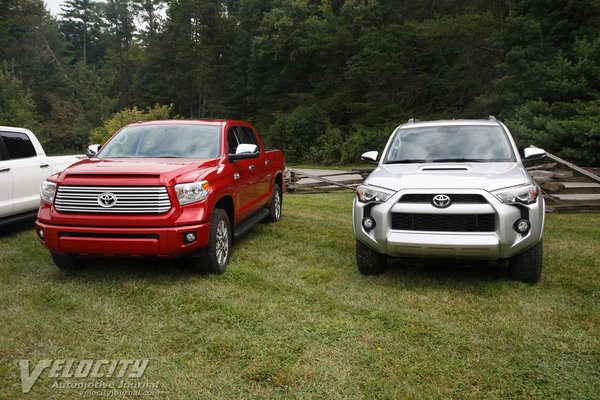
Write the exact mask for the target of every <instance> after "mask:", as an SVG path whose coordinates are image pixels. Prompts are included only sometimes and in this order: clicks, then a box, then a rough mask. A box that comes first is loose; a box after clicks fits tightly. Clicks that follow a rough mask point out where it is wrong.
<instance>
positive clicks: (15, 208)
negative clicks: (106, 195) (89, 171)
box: [0, 126, 86, 226]
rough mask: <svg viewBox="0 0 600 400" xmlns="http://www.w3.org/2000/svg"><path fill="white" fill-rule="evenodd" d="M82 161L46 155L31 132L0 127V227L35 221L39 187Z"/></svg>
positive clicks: (81, 157) (76, 156) (82, 157)
mask: <svg viewBox="0 0 600 400" xmlns="http://www.w3.org/2000/svg"><path fill="white" fill-rule="evenodd" d="M84 158H86V157H85V156H83V155H69V156H47V155H46V153H45V152H44V149H43V148H42V145H41V144H40V142H39V141H38V140H37V138H36V137H35V135H34V134H33V133H32V132H31V131H30V130H28V129H23V128H12V127H8V126H0V226H2V225H8V224H11V223H13V222H18V221H22V220H26V219H35V216H36V215H37V210H38V208H39V206H40V184H41V183H42V182H43V181H44V180H45V179H46V178H47V177H49V176H50V175H52V174H55V173H57V172H61V171H62V170H64V169H65V168H66V167H68V166H69V165H71V164H73V163H75V162H77V161H80V160H83V159H84Z"/></svg>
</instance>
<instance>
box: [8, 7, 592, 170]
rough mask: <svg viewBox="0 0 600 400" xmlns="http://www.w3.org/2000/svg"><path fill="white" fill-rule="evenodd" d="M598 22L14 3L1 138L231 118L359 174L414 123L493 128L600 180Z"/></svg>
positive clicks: (462, 13) (438, 11) (510, 10)
mask: <svg viewBox="0 0 600 400" xmlns="http://www.w3.org/2000/svg"><path fill="white" fill-rule="evenodd" d="M598 21H600V2H598V1H597V0H550V1H549V0H448V1H443V2H442V1H433V0H427V1H426V0H410V1H407V0H104V1H102V0H67V1H66V2H65V4H64V5H63V8H62V13H60V14H59V15H58V16H57V17H53V16H51V15H50V14H49V12H48V11H47V10H46V9H45V6H44V3H43V1H42V0H1V1H0V124H4V125H16V126H25V127H29V128H31V129H33V130H34V131H35V132H36V133H37V134H38V136H40V137H41V138H42V140H43V141H44V142H45V145H46V146H47V147H48V148H49V149H50V151H55V152H64V151H81V150H82V149H83V148H84V147H85V146H87V144H88V143H89V141H90V135H92V137H99V136H98V135H97V134H96V136H94V134H92V132H98V131H99V130H102V129H105V128H106V127H111V126H112V125H114V122H113V123H112V125H111V122H110V121H111V120H112V119H113V118H114V117H115V116H116V115H118V116H119V119H118V121H124V122H126V120H127V119H126V118H123V116H124V115H125V116H126V115H129V116H130V117H131V118H134V117H135V118H145V117H148V118H150V117H156V115H158V116H160V117H163V116H166V117H177V118H233V119H241V120H247V121H249V122H252V123H253V124H254V125H255V126H256V127H257V129H258V130H259V132H260V133H261V137H263V140H264V141H265V142H266V145H267V146H269V147H280V148H282V149H283V150H284V152H285V155H286V158H287V160H288V161H290V162H307V163H325V164H347V163H354V162H356V161H357V160H358V158H359V156H360V154H361V153H362V152H363V151H366V150H373V149H378V150H381V149H382V147H383V145H384V143H385V141H386V139H387V137H388V136H389V134H390V132H391V130H392V129H393V128H394V127H395V126H397V125H398V124H400V123H402V122H405V121H406V120H407V119H408V118H412V117H416V118H419V119H422V120H430V119H440V118H482V117H485V116H487V115H489V114H492V115H495V116H496V117H497V118H498V119H501V120H503V121H504V122H505V123H506V124H507V125H508V126H509V128H510V129H511V130H512V132H513V135H514V136H515V137H516V139H517V141H518V143H519V145H521V146H524V145H529V144H535V145H537V146H539V147H544V148H546V149H547V150H548V151H551V152H553V153H556V154H558V155H560V156H562V157H564V158H566V159H569V160H571V161H573V162H576V163H579V164H581V165H588V166H598V165H600V30H598V28H597V22H598ZM116 113H118V114H116Z"/></svg>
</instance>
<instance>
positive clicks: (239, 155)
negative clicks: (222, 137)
mask: <svg viewBox="0 0 600 400" xmlns="http://www.w3.org/2000/svg"><path fill="white" fill-rule="evenodd" d="M259 154H260V153H259V152H258V146H257V145H255V144H249V143H242V144H240V145H238V147H237V149H236V150H235V154H229V156H228V157H227V158H228V160H229V162H230V163H232V162H235V161H237V160H247V159H249V158H256V157H258V155H259Z"/></svg>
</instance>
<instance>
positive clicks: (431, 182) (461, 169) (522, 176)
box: [365, 162, 531, 192]
mask: <svg viewBox="0 0 600 400" xmlns="http://www.w3.org/2000/svg"><path fill="white" fill-rule="evenodd" d="M528 182H531V178H530V177H529V175H528V174H527V172H526V171H525V169H524V168H523V166H522V165H521V164H520V163H515V162H508V163H427V164H382V165H379V166H378V167H377V168H376V169H375V170H374V171H373V172H372V173H371V175H369V177H368V178H367V179H366V180H365V184H368V185H373V186H379V187H381V188H385V189H390V190H393V191H396V192H397V191H399V190H401V189H483V190H487V191H488V192H490V191H493V190H498V189H502V188H506V187H511V186H517V185H522V184H525V183H528Z"/></svg>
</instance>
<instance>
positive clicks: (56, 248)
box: [35, 220, 210, 258]
mask: <svg viewBox="0 0 600 400" xmlns="http://www.w3.org/2000/svg"><path fill="white" fill-rule="evenodd" d="M35 225H36V232H37V236H38V239H39V240H40V242H42V243H43V244H44V245H45V246H46V247H48V249H50V250H52V251H53V252H55V253H69V254H78V255H82V256H129V257H142V256H157V257H162V258H174V257H180V256H183V255H185V254H188V253H191V252H193V251H195V250H197V249H200V248H202V247H205V246H206V245H207V244H208V238H209V234H210V223H203V224H195V225H186V226H175V227H158V228H122V227H121V228H106V227H87V226H86V227H78V226H61V225H52V224H48V223H45V222H42V221H40V220H38V221H36V223H35ZM190 233H193V236H194V237H195V239H194V240H191V241H190V240H189V239H190V236H188V234H190Z"/></svg>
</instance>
